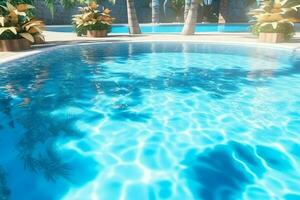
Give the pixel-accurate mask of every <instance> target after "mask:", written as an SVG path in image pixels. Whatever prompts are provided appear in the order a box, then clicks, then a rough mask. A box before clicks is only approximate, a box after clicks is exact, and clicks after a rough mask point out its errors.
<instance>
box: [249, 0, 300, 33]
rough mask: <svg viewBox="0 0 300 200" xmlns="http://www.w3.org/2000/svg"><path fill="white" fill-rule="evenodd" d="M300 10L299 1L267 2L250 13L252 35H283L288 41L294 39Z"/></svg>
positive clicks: (269, 0) (277, 0)
mask: <svg viewBox="0 0 300 200" xmlns="http://www.w3.org/2000/svg"><path fill="white" fill-rule="evenodd" d="M299 8H300V2H299V0H265V1H264V2H263V3H262V5H261V6H260V7H259V8H258V9H254V10H252V11H250V12H249V15H250V16H251V17H252V18H253V20H252V21H251V22H252V23H253V24H252V27H251V30H252V33H253V34H255V35H258V34H259V33H283V34H284V36H285V38H286V39H290V38H292V37H293V35H294V33H295V30H294V24H293V22H297V21H299V19H297V18H296V13H297V10H298V9H299Z"/></svg>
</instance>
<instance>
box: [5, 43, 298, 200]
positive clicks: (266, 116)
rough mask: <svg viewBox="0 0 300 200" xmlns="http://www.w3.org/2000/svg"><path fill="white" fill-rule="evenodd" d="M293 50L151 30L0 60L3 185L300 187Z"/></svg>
mask: <svg viewBox="0 0 300 200" xmlns="http://www.w3.org/2000/svg"><path fill="white" fill-rule="evenodd" d="M297 56H298V55H294V54H292V52H290V51H288V50H275V49H262V48H258V47H246V46H245V47H243V46H232V45H221V44H194V43H174V42H169V43H155V42H154V43H114V44H97V45H96V44H91V45H82V46H76V47H75V46H71V47H62V48H58V49H55V50H51V51H48V52H45V53H41V54H37V55H34V56H30V57H28V58H23V59H19V60H18V61H14V62H9V63H4V64H2V65H0V111H1V112H0V155H1V157H0V197H1V199H12V200H19V199H22V200H40V199H43V200H56V199H64V200H76V199H78V200H82V199H97V200H98V199H99V200H114V199H125V200H136V199H143V200H144V199H149V200H154V199H172V200H177V199H178V200H182V199H204V200H215V199H216V200H217V199H224V200H227V199H228V200H235V199H262V200H265V199H286V200H292V199H300V192H299V191H300V190H299V185H300V172H299V167H300V156H299V155H300V142H299V141H300V135H299V127H300V93H299V91H300V66H299V63H300V62H299V59H297Z"/></svg>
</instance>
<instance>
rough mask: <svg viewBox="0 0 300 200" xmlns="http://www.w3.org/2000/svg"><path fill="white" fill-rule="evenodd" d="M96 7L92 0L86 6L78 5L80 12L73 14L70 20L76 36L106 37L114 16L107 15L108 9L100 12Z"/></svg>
mask: <svg viewBox="0 0 300 200" xmlns="http://www.w3.org/2000/svg"><path fill="white" fill-rule="evenodd" d="M97 8H98V5H97V4H96V2H94V1H93V2H92V3H91V4H89V5H88V6H86V7H79V9H80V14H78V15H73V19H72V21H73V24H74V26H75V31H76V33H77V35H78V36H81V35H87V36H88V37H106V36H107V33H109V32H110V31H111V25H112V22H113V20H114V18H112V17H111V16H110V15H109V13H110V10H109V9H104V10H103V11H102V12H100V11H98V10H97Z"/></svg>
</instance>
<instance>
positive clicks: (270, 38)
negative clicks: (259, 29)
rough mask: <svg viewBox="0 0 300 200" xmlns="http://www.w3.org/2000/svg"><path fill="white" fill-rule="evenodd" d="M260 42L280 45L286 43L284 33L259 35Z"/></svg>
mask: <svg viewBox="0 0 300 200" xmlns="http://www.w3.org/2000/svg"><path fill="white" fill-rule="evenodd" d="M259 41H260V42H267V43H280V42H284V41H285V37H284V34H283V33H259Z"/></svg>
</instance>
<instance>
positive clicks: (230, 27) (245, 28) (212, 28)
mask: <svg viewBox="0 0 300 200" xmlns="http://www.w3.org/2000/svg"><path fill="white" fill-rule="evenodd" d="M140 27H141V31H142V33H166V34H167V33H180V32H181V31H182V28H183V24H174V25H145V24H144V25H143V24H141V25H140ZM46 30H47V31H53V32H74V28H73V27H72V26H47V27H46ZM196 32H249V25H248V24H226V25H218V24H198V25H197V26H196ZM112 33H115V34H121V33H128V27H127V26H126V25H114V26H113V27H112Z"/></svg>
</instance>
